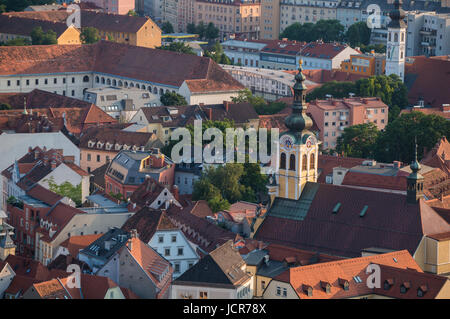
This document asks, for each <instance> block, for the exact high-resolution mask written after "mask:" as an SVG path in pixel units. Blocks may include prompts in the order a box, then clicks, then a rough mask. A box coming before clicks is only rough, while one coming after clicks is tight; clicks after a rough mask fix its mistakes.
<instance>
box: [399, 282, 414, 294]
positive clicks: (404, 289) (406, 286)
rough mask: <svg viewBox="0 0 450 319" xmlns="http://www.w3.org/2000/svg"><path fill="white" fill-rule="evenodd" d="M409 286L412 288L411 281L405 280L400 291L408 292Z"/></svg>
mask: <svg viewBox="0 0 450 319" xmlns="http://www.w3.org/2000/svg"><path fill="white" fill-rule="evenodd" d="M409 288H411V283H410V282H409V281H405V282H404V283H402V284H401V286H400V293H402V294H404V293H406V292H407V291H408V289H409Z"/></svg>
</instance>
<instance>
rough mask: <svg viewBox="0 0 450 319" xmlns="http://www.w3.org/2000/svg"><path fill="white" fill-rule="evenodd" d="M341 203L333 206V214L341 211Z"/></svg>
mask: <svg viewBox="0 0 450 319" xmlns="http://www.w3.org/2000/svg"><path fill="white" fill-rule="evenodd" d="M341 205H342V204H341V203H337V204H336V206H334V208H333V214H337V213H338V211H339V208H341Z"/></svg>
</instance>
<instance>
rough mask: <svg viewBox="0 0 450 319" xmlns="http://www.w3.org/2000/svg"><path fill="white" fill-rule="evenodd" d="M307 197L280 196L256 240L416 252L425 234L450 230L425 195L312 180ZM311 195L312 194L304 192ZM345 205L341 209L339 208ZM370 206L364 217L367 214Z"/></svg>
mask: <svg viewBox="0 0 450 319" xmlns="http://www.w3.org/2000/svg"><path fill="white" fill-rule="evenodd" d="M305 189H307V191H305V190H303V192H302V196H303V197H304V196H310V197H312V198H309V197H308V199H307V202H308V203H311V204H310V206H309V208H308V207H307V208H306V212H305V211H304V208H302V204H303V203H305V200H306V198H305V199H302V197H300V199H299V200H297V201H295V200H288V199H281V198H276V199H275V201H274V203H273V204H272V207H271V208H270V210H269V211H268V213H267V214H266V217H265V219H264V221H263V223H262V224H261V226H260V227H259V228H258V230H257V231H256V234H255V236H254V238H255V239H258V240H262V241H265V242H269V243H276V244H282V245H286V246H291V247H295V248H300V249H305V250H315V251H320V252H323V253H327V254H331V255H336V256H347V257H355V256H359V255H360V254H361V251H362V250H363V249H366V248H368V247H377V248H384V249H391V250H400V249H408V251H409V252H410V253H411V254H414V253H415V251H416V249H417V247H418V246H419V243H420V241H421V240H422V238H423V236H424V235H428V234H436V233H444V232H447V231H450V225H449V224H448V223H447V222H446V221H445V220H444V219H443V218H442V217H441V216H440V215H439V214H438V213H437V212H435V211H434V210H433V209H432V208H431V207H430V206H428V205H427V204H426V203H425V201H424V200H423V199H420V200H419V202H418V203H416V204H410V203H408V202H407V200H406V196H405V195H402V194H393V193H387V192H379V191H371V190H363V189H357V188H350V187H346V186H336V185H330V184H318V183H310V182H308V183H307V184H306V185H305ZM304 194H307V195H304ZM338 203H341V205H340V207H339V210H338V212H337V213H333V210H334V208H335V207H336V205H337V204H338ZM365 206H367V210H366V211H365V214H364V216H363V217H361V212H362V210H363V208H364V207H365Z"/></svg>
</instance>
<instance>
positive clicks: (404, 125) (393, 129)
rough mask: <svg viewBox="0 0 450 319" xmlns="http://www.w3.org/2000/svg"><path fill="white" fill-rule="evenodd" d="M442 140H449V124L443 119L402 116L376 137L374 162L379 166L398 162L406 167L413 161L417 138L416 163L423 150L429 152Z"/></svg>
mask: <svg viewBox="0 0 450 319" xmlns="http://www.w3.org/2000/svg"><path fill="white" fill-rule="evenodd" d="M443 136H445V137H447V138H449V137H450V121H447V120H446V119H445V118H444V117H441V116H438V115H434V114H430V115H426V114H423V113H422V112H417V111H413V112H411V113H403V114H401V115H400V116H398V117H397V118H396V119H394V120H393V121H392V122H391V123H389V124H388V125H387V126H386V128H385V130H384V131H383V132H381V133H380V136H379V138H378V140H377V143H376V144H377V145H376V149H375V159H376V160H378V161H382V162H392V161H394V160H399V161H401V162H404V163H409V162H411V161H412V160H413V158H414V140H415V139H416V138H417V144H418V156H419V159H420V158H421V157H422V156H423V153H424V149H425V148H426V149H428V150H429V149H431V148H433V146H434V145H435V144H436V143H437V142H438V141H439V139H441V138H442V137H443Z"/></svg>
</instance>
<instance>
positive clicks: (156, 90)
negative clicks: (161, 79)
mask: <svg viewBox="0 0 450 319" xmlns="http://www.w3.org/2000/svg"><path fill="white" fill-rule="evenodd" d="M153 93H154V94H158V88H157V87H156V86H155V87H154V88H153Z"/></svg>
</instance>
